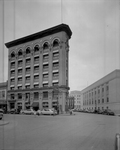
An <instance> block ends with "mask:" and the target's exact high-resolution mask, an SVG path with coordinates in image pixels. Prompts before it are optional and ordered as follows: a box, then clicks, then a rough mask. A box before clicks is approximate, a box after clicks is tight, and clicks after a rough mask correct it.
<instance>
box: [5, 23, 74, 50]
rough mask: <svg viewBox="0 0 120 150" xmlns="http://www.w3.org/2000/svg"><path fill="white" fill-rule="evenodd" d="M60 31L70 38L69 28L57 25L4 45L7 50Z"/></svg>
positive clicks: (64, 25)
mask: <svg viewBox="0 0 120 150" xmlns="http://www.w3.org/2000/svg"><path fill="white" fill-rule="evenodd" d="M61 31H64V32H66V33H67V35H68V37H69V39H70V38H71V35H72V31H71V30H70V28H69V26H68V25H66V24H60V25H57V26H55V27H52V28H49V29H46V30H43V31H41V32H37V33H34V34H31V35H29V36H26V37H22V38H19V39H16V40H14V41H11V42H8V43H5V45H6V47H7V48H10V47H13V46H16V45H19V44H23V43H26V42H29V41H33V40H36V39H39V38H42V37H45V36H49V35H51V34H54V33H58V32H61Z"/></svg>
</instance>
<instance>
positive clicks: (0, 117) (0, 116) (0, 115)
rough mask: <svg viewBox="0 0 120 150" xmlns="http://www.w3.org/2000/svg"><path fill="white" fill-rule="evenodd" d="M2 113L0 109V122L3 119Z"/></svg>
mask: <svg viewBox="0 0 120 150" xmlns="http://www.w3.org/2000/svg"><path fill="white" fill-rule="evenodd" d="M3 113H4V111H3V110H2V109H0V120H1V119H2V118H3Z"/></svg>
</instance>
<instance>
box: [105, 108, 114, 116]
mask: <svg viewBox="0 0 120 150" xmlns="http://www.w3.org/2000/svg"><path fill="white" fill-rule="evenodd" d="M103 114H104V115H112V116H114V115H115V113H114V112H113V111H112V110H110V109H105V110H104V111H103Z"/></svg>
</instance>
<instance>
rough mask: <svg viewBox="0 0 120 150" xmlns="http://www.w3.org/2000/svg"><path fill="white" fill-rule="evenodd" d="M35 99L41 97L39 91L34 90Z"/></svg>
mask: <svg viewBox="0 0 120 150" xmlns="http://www.w3.org/2000/svg"><path fill="white" fill-rule="evenodd" d="M34 99H35V100H36V99H39V93H38V92H34Z"/></svg>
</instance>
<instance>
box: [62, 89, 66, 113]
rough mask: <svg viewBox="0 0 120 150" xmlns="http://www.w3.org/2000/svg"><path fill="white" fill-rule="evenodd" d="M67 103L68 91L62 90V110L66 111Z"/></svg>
mask: <svg viewBox="0 0 120 150" xmlns="http://www.w3.org/2000/svg"><path fill="white" fill-rule="evenodd" d="M65 105H66V92H65V91H64V92H62V111H63V113H64V112H65Z"/></svg>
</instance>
